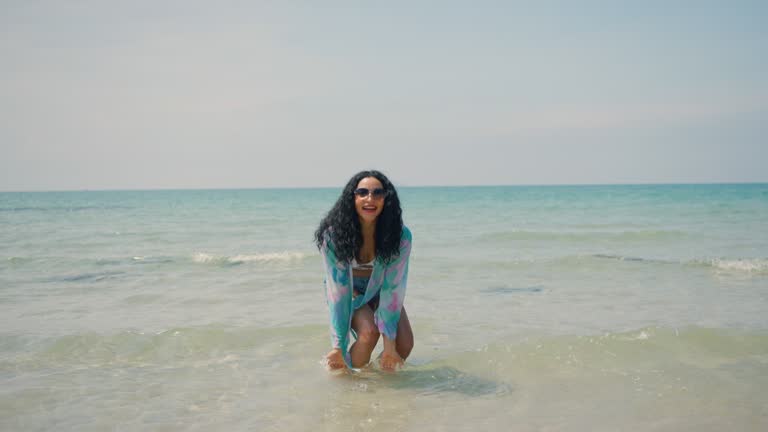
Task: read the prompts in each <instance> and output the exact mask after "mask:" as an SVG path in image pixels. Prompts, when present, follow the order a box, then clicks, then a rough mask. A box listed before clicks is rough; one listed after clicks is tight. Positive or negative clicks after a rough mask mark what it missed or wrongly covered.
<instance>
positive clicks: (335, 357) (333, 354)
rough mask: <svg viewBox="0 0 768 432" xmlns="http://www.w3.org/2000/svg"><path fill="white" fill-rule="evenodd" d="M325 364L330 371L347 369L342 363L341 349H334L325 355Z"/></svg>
mask: <svg viewBox="0 0 768 432" xmlns="http://www.w3.org/2000/svg"><path fill="white" fill-rule="evenodd" d="M325 362H326V366H327V367H328V369H330V370H338V369H345V368H346V367H347V364H346V363H344V355H343V354H342V353H341V348H334V349H332V350H331V351H330V352H329V353H328V354H326V355H325Z"/></svg>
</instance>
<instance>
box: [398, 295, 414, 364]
mask: <svg viewBox="0 0 768 432" xmlns="http://www.w3.org/2000/svg"><path fill="white" fill-rule="evenodd" d="M395 348H396V349H397V353H398V354H400V357H402V358H403V360H405V359H406V357H408V355H410V354H411V350H412V349H413V330H411V322H410V321H409V320H408V314H406V313H405V306H403V309H402V310H401V311H400V321H399V322H398V323H397V337H396V338H395Z"/></svg>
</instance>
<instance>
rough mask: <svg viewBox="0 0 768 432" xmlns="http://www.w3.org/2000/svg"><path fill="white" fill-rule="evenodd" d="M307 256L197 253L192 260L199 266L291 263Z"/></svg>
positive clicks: (298, 254) (275, 253)
mask: <svg viewBox="0 0 768 432" xmlns="http://www.w3.org/2000/svg"><path fill="white" fill-rule="evenodd" d="M306 256H307V254H305V253H301V252H289V251H283V252H269V253H262V254H251V255H245V254H239V255H233V256H219V255H211V254H207V253H204V252H198V253H196V254H194V255H193V256H192V260H193V261H194V262H196V263H200V264H210V263H227V264H242V263H291V262H295V261H300V260H302V259H304V258H305V257H306Z"/></svg>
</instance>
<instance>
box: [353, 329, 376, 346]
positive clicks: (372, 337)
mask: <svg viewBox="0 0 768 432" xmlns="http://www.w3.org/2000/svg"><path fill="white" fill-rule="evenodd" d="M379 336H380V333H379V329H377V328H376V326H375V325H367V326H363V327H362V328H360V329H359V330H358V332H357V340H358V342H362V343H364V344H371V345H376V343H377V342H378V341H379Z"/></svg>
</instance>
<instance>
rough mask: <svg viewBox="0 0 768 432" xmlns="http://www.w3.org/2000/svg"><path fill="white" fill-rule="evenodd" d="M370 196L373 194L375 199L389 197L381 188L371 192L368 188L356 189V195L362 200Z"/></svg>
mask: <svg viewBox="0 0 768 432" xmlns="http://www.w3.org/2000/svg"><path fill="white" fill-rule="evenodd" d="M368 194H372V195H373V197H374V198H382V197H384V196H386V195H387V191H386V190H384V189H381V188H376V189H374V190H370V189H368V188H357V189H355V195H357V196H359V197H360V198H365V197H367V196H368Z"/></svg>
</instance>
